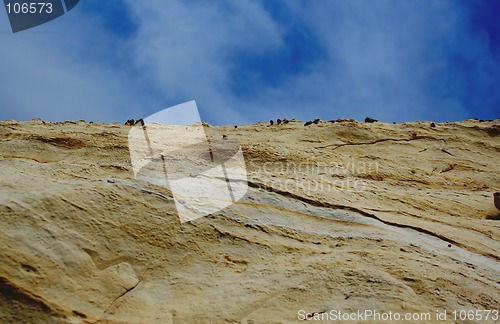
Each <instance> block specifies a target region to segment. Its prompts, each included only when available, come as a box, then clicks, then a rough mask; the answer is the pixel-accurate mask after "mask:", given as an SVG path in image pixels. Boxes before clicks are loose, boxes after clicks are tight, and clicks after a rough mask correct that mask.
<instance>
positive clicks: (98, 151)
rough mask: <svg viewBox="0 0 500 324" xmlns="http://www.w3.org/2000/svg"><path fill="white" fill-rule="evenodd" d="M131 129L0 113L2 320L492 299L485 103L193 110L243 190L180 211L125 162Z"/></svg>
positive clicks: (89, 319)
mask: <svg viewBox="0 0 500 324" xmlns="http://www.w3.org/2000/svg"><path fill="white" fill-rule="evenodd" d="M129 129H130V127H126V126H120V125H118V124H110V125H103V124H98V123H93V124H85V123H84V122H65V123H49V122H42V121H39V120H37V121H32V122H14V121H6V122H0V135H1V136H0V165H1V167H0V217H1V224H2V225H1V226H0V246H1V247H2V253H1V254H0V258H1V262H0V322H2V323H9V322H12V323H19V322H36V323H95V322H99V323H210V322H214V323H224V322H227V323H239V322H243V323H280V322H282V323H290V322H294V321H297V322H298V321H299V319H304V316H305V317H307V315H304V314H307V313H309V314H310V315H309V316H310V317H312V316H320V315H321V314H331V311H332V310H335V311H341V312H356V311H358V310H374V311H378V312H387V313H388V312H389V311H391V312H393V313H394V312H398V313H401V314H403V313H413V312H418V313H430V314H431V315H432V316H433V317H432V319H433V320H435V314H436V310H441V311H444V310H447V311H448V314H449V313H450V312H451V311H453V310H461V309H467V310H469V309H498V305H499V302H500V294H499V291H500V290H499V289H500V243H499V242H498V238H499V237H500V223H499V222H498V220H495V215H497V214H498V211H497V210H496V208H495V206H494V204H493V199H492V194H493V193H494V192H496V191H499V189H500V188H499V187H498V186H499V183H500V169H499V164H498V160H499V152H500V141H499V134H500V123H499V121H498V120H497V121H490V122H479V121H473V120H470V121H464V122H459V123H443V124H439V125H438V127H429V122H422V123H403V124H394V125H393V124H386V123H357V122H354V121H348V122H336V123H318V124H317V125H310V126H309V127H303V124H302V123H301V122H298V121H297V122H296V121H290V122H289V123H288V124H287V127H285V128H276V127H269V126H268V123H261V124H260V123H259V124H256V125H243V126H239V127H238V128H237V129H234V128H233V126H228V127H206V129H205V130H206V133H207V135H208V136H209V137H210V138H213V139H220V138H221V136H222V134H228V136H230V138H231V139H232V140H237V141H239V142H240V145H241V147H242V148H243V152H244V155H245V160H246V164H247V172H248V179H249V185H250V189H249V191H248V193H247V195H246V196H245V197H244V198H243V199H242V200H240V201H239V202H237V203H235V204H233V205H232V206H230V207H229V208H226V209H224V210H222V211H220V212H217V213H214V214H212V215H209V216H206V217H203V218H200V219H197V220H195V221H192V222H187V223H180V222H179V220H178V218H177V215H176V209H175V205H174V203H173V201H172V199H171V194H170V191H169V190H168V189H167V188H164V187H160V186H156V185H153V184H150V183H146V182H142V181H139V180H136V179H134V177H133V173H132V171H131V165H130V158H129V152H128V145H127V132H128V130H129ZM323 312H326V313H323ZM323 318H326V317H323ZM448 321H451V322H452V320H451V319H450V317H448ZM415 322H419V321H415ZM422 322H425V321H422ZM427 322H428V321H427Z"/></svg>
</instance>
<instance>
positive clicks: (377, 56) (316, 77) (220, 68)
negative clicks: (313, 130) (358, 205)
mask: <svg viewBox="0 0 500 324" xmlns="http://www.w3.org/2000/svg"><path fill="white" fill-rule="evenodd" d="M498 21H500V1H496V0H490V1H481V0H440V1H426V2H423V1H416V0H415V1H412V0H407V1H398V0H351V1H345V0H338V1H337V0H316V1H305V0H304V1H300V0H287V1H273V0H262V1H257V0H256V1H244V0H241V1H198V0H168V1H165V0H147V1H137V0H121V1H120V0H106V1H102V0H80V3H79V5H78V6H77V7H75V9H73V10H72V11H70V12H69V13H68V14H66V15H64V16H62V17H60V18H58V19H56V20H53V21H51V22H49V23H47V24H44V25H42V26H39V27H36V28H33V29H30V30H27V31H24V32H20V33H16V34H12V32H11V31H10V27H9V24H8V18H7V15H6V13H5V11H4V10H0V40H1V43H2V46H1V48H0V82H1V85H2V86H1V87H0V119H18V120H29V119H32V118H36V117H38V118H43V119H46V120H53V121H62V120H78V119H85V120H87V121H90V120H93V121H101V122H112V121H118V122H124V121H125V120H127V119H129V118H139V117H146V116H148V115H150V114H152V113H155V112H157V111H159V110H162V109H164V108H167V107H169V106H173V105H176V104H179V103H182V102H185V101H189V100H196V101H197V104H198V108H199V109H200V113H201V116H202V119H203V120H204V121H207V122H209V123H211V124H243V123H254V122H257V121H268V120H269V119H271V118H273V119H276V118H284V117H286V118H288V119H291V118H298V119H300V120H303V121H306V120H311V119H315V118H321V119H325V120H329V119H336V118H354V119H357V120H363V119H364V118H365V117H366V116H371V117H373V118H377V119H379V120H381V121H387V122H392V121H410V120H434V121H456V120H463V119H467V118H480V119H494V118H499V117H500V24H499V23H498Z"/></svg>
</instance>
